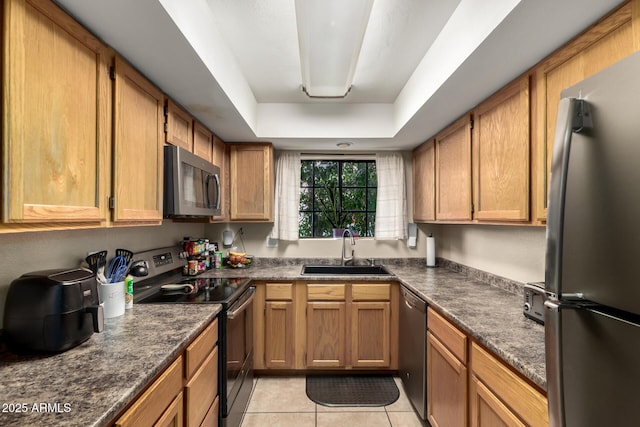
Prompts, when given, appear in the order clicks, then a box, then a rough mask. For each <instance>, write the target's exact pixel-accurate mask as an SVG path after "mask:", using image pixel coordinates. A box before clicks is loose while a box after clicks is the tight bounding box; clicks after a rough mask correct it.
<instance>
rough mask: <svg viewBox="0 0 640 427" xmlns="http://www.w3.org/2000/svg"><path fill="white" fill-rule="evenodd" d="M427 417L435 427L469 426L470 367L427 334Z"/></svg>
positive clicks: (431, 335)
mask: <svg viewBox="0 0 640 427" xmlns="http://www.w3.org/2000/svg"><path fill="white" fill-rule="evenodd" d="M427 390H429V393H427V416H428V417H429V422H430V423H431V425H432V426H433V427H444V426H461V427H462V426H465V425H467V368H466V367H465V366H464V364H463V363H462V362H460V361H459V360H458V359H457V358H456V357H455V356H454V355H453V354H452V353H451V352H450V351H449V350H448V349H447V348H446V347H445V346H444V345H443V344H442V343H441V342H440V341H439V340H438V339H437V338H436V337H435V336H434V335H433V334H431V333H427Z"/></svg>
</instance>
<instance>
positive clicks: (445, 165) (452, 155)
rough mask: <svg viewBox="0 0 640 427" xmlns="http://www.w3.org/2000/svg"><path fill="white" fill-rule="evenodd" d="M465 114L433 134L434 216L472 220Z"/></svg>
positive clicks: (467, 122) (466, 118)
mask: <svg viewBox="0 0 640 427" xmlns="http://www.w3.org/2000/svg"><path fill="white" fill-rule="evenodd" d="M470 123H471V121H470V118H469V117H468V116H465V117H463V118H461V119H459V120H458V121H457V122H455V123H454V124H452V125H451V126H449V127H448V128H447V129H445V130H444V131H443V132H441V133H440V134H439V135H438V136H437V137H436V142H435V144H436V219H438V220H445V221H468V220H471V128H470Z"/></svg>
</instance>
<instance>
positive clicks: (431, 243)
mask: <svg viewBox="0 0 640 427" xmlns="http://www.w3.org/2000/svg"><path fill="white" fill-rule="evenodd" d="M435 266H436V240H435V239H434V238H433V235H432V234H431V233H429V235H428V236H427V267H435Z"/></svg>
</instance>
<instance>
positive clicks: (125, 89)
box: [113, 57, 164, 224]
mask: <svg viewBox="0 0 640 427" xmlns="http://www.w3.org/2000/svg"><path fill="white" fill-rule="evenodd" d="M115 74H116V80H115V108H114V144H113V146H114V147H113V148H114V152H113V162H114V168H113V169H114V177H113V185H114V196H115V211H114V218H113V219H114V221H115V222H116V223H153V224H160V223H161V222H162V190H163V183H162V173H163V171H162V168H163V164H162V161H163V148H162V147H163V103H164V101H163V95H162V92H161V91H160V90H159V89H158V88H156V87H155V86H153V85H152V84H151V83H150V82H149V81H148V80H146V79H145V78H144V77H143V76H142V75H141V74H139V73H138V72H137V71H136V70H134V69H133V67H131V66H130V65H129V64H127V63H126V62H125V61H124V60H123V59H121V58H120V57H116V61H115Z"/></svg>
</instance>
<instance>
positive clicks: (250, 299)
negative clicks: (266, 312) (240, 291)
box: [227, 287, 256, 320]
mask: <svg viewBox="0 0 640 427" xmlns="http://www.w3.org/2000/svg"><path fill="white" fill-rule="evenodd" d="M255 292H256V290H255V288H253V287H251V288H249V290H247V293H250V294H251V295H250V296H249V297H247V299H245V300H244V301H243V302H242V304H240V307H238V308H236V309H233V310H229V311H227V319H229V320H233V319H235V318H236V316H237V315H238V314H239V313H241V312H243V311H244V309H245V308H247V306H248V305H249V304H251V303H252V302H253V297H254V296H255Z"/></svg>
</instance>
